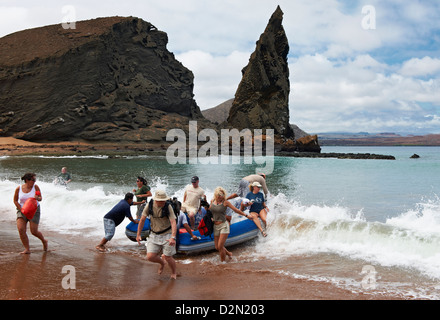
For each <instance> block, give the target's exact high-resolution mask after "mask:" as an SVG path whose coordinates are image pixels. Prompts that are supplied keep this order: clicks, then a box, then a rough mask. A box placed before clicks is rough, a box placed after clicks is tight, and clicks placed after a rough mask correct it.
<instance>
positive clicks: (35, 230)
mask: <svg viewBox="0 0 440 320" xmlns="http://www.w3.org/2000/svg"><path fill="white" fill-rule="evenodd" d="M30 225H31V226H30V229H31V233H32V235H34V236H35V237H37V238H38V239H40V240H41V242H42V243H43V249H44V251H47V244H48V241H47V240H46V239H45V238H44V236H43V234H42V233H41V232H40V231H39V230H38V224H36V223H33V222H32V221H31V222H30Z"/></svg>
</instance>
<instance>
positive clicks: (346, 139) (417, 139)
mask: <svg viewBox="0 0 440 320" xmlns="http://www.w3.org/2000/svg"><path fill="white" fill-rule="evenodd" d="M318 136H319V144H320V145H321V146H440V134H426V135H405V136H403V135H399V134H396V133H391V132H384V133H368V132H359V133H346V132H340V133H338V132H334V133H319V134H318Z"/></svg>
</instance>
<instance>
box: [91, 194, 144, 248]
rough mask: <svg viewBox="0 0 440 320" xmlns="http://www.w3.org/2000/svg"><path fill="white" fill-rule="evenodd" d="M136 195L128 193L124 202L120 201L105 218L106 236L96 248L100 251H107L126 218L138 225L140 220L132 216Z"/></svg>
mask: <svg viewBox="0 0 440 320" xmlns="http://www.w3.org/2000/svg"><path fill="white" fill-rule="evenodd" d="M133 198H134V195H133V194H132V193H127V194H126V195H125V197H124V199H123V200H121V201H119V202H118V204H117V205H115V206H114V207H113V208H112V209H111V210H110V211H109V212H108V213H107V214H106V215H105V216H104V229H105V236H104V238H103V239H102V240H101V242H100V243H99V244H98V245H97V246H96V249H98V250H99V251H102V252H104V251H106V248H105V245H106V244H107V242H109V241H110V240H111V239H113V237H114V235H115V230H116V227H117V226H118V225H120V224H121V223H122V221H124V219H125V217H127V218H128V219H130V221H131V222H134V223H138V220H134V219H133V217H132V216H131V211H130V206H131V205H132V204H133Z"/></svg>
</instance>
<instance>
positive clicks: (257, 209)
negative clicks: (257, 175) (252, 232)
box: [240, 181, 269, 237]
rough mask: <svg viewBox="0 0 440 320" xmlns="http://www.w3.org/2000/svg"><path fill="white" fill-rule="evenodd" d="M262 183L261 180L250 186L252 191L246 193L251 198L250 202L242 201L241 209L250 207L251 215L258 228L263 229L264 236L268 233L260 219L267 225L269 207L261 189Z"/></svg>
mask: <svg viewBox="0 0 440 320" xmlns="http://www.w3.org/2000/svg"><path fill="white" fill-rule="evenodd" d="M261 187H262V186H261V184H260V183H259V182H257V181H256V182H254V183H252V184H251V185H250V186H249V190H250V192H249V193H248V194H247V195H246V198H247V199H249V202H247V203H246V201H244V202H242V204H241V208H240V209H241V211H243V210H244V208H245V207H249V206H250V208H249V216H250V217H251V218H252V220H253V221H254V223H255V224H256V226H257V227H258V229H259V230H260V231H261V234H262V235H263V237H266V236H267V234H266V232H265V231H264V229H263V227H262V226H261V223H260V219H261V221H262V222H263V223H264V227H266V217H267V212H268V211H269V208H268V207H267V206H266V202H265V200H264V194H263V193H262V192H261V191H260V189H261Z"/></svg>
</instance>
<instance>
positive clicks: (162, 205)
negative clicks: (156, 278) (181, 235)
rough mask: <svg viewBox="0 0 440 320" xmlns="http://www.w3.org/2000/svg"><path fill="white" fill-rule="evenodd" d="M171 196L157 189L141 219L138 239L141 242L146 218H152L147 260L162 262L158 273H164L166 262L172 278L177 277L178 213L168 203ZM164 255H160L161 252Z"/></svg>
mask: <svg viewBox="0 0 440 320" xmlns="http://www.w3.org/2000/svg"><path fill="white" fill-rule="evenodd" d="M169 199H170V198H169V197H168V196H167V194H166V192H165V191H162V190H158V191H156V193H155V195H154V197H153V199H152V200H151V201H150V202H149V203H148V205H146V206H145V209H144V211H143V212H142V217H141V220H140V221H139V226H138V232H137V237H136V240H137V242H138V243H139V244H140V243H141V240H142V237H141V231H142V229H143V228H144V224H145V220H146V219H147V217H149V218H150V223H151V232H150V235H149V237H148V240H147V245H146V246H147V260H148V261H151V262H154V263H158V264H160V267H159V270H158V273H159V274H162V272H163V269H164V267H165V264H168V265H169V266H170V268H171V279H176V278H177V272H176V261H175V260H174V258H173V256H174V255H175V254H176V234H177V227H176V220H177V219H176V214H175V213H174V211H173V208H172V206H171V204H168V205H166V204H167V200H169ZM161 251H162V252H163V255H162V256H161V255H160V252H161Z"/></svg>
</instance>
